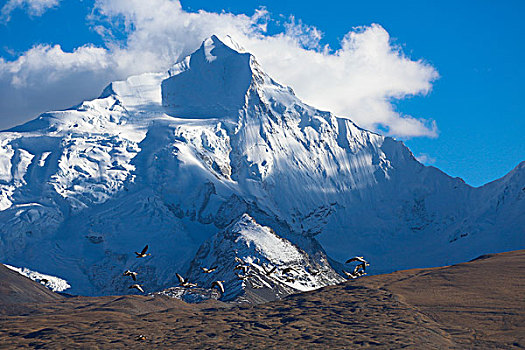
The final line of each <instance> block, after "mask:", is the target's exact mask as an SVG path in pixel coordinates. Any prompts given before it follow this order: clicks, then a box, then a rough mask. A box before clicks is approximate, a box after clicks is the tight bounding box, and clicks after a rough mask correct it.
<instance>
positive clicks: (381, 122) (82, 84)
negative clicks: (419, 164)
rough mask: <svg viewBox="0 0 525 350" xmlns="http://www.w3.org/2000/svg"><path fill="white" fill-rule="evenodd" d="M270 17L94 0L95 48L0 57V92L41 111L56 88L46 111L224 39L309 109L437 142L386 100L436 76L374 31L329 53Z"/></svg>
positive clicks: (430, 127)
mask: <svg viewBox="0 0 525 350" xmlns="http://www.w3.org/2000/svg"><path fill="white" fill-rule="evenodd" d="M271 20H272V19H271V17H270V15H269V14H268V13H267V12H266V11H265V10H264V9H259V10H257V11H255V13H254V14H253V15H251V16H247V15H233V14H230V13H210V12H205V11H199V12H195V13H190V12H186V11H185V10H183V9H182V7H181V5H180V3H179V2H178V1H171V0H149V1H142V0H96V1H95V8H94V11H93V15H92V16H91V18H90V21H91V23H92V26H93V28H94V29H95V30H96V32H97V33H99V34H100V35H101V36H102V37H103V39H104V42H105V47H103V48H96V47H93V46H89V45H86V46H82V47H80V48H78V49H76V50H75V51H74V52H70V53H66V52H63V51H62V50H61V49H60V47H58V46H54V47H50V46H37V47H34V48H32V49H31V50H29V51H27V52H26V53H24V54H23V55H22V56H20V57H19V58H18V59H17V60H15V61H12V62H6V61H3V60H0V89H1V91H5V89H7V88H10V89H11V90H12V91H11V92H10V93H11V95H16V96H17V97H18V99H21V100H24V97H23V95H24V94H28V91H29V92H30V93H29V95H31V96H32V97H33V99H32V100H31V106H35V105H38V104H39V103H41V107H42V108H43V107H45V109H49V108H52V107H53V106H48V105H47V104H49V103H50V100H49V99H48V98H47V97H48V95H51V94H55V95H54V96H56V93H57V92H56V91H54V90H53V89H55V88H56V89H58V90H59V92H60V94H63V95H61V96H60V97H61V101H62V102H61V103H57V105H56V106H54V107H55V108H57V107H65V106H64V104H66V105H67V104H73V103H77V102H79V100H81V99H83V98H87V97H93V96H94V95H96V93H98V92H100V90H101V89H102V87H103V86H104V85H105V84H106V83H107V82H108V81H110V80H114V79H123V78H125V77H127V76H128V75H131V74H138V73H142V72H147V71H161V70H165V69H167V68H168V67H169V66H171V65H172V64H173V63H174V62H175V61H176V60H178V59H180V58H181V57H183V56H185V55H187V54H189V53H191V52H192V51H194V50H195V49H196V48H197V47H198V46H199V45H200V43H201V42H202V40H203V39H204V38H206V37H208V36H210V35H212V34H216V35H218V36H219V37H224V36H226V35H231V36H232V37H233V38H234V39H235V40H236V41H237V42H239V44H241V45H242V46H243V47H245V48H246V49H247V51H249V52H251V53H253V54H254V55H255V57H256V58H257V60H258V61H259V62H260V63H261V65H262V66H263V68H264V69H265V70H266V71H267V72H268V73H269V74H270V75H271V76H272V77H273V78H275V79H276V80H277V81H279V82H281V83H282V84H285V85H290V86H292V87H293V89H294V91H295V92H296V94H297V95H298V96H299V97H300V98H302V99H303V100H304V101H305V102H307V103H310V104H312V105H313V106H315V107H318V108H321V109H325V110H330V111H332V112H334V113H336V114H337V115H340V116H345V117H349V118H351V119H352V120H354V121H355V122H356V123H358V124H359V125H361V126H363V127H366V128H368V129H372V130H376V131H377V130H382V131H383V132H384V133H387V134H390V135H395V136H401V137H413V136H429V137H435V136H437V127H436V124H435V122H434V121H432V120H425V119H420V118H415V117H412V116H407V115H403V114H400V113H398V112H396V111H395V110H394V107H393V105H392V103H391V101H392V100H393V99H402V98H406V97H409V96H414V95H419V94H427V93H428V92H429V91H430V90H431V88H432V82H433V81H434V80H435V79H437V77H438V74H437V72H436V70H435V69H434V68H433V67H431V66H430V65H428V64H426V63H424V62H423V61H420V60H419V61H415V60H412V59H410V58H409V57H406V56H405V55H404V54H403V53H402V51H401V49H400V48H399V47H397V46H395V45H393V44H392V42H391V40H390V37H389V34H388V33H387V32H386V30H384V29H383V28H382V27H381V26H380V25H376V24H373V25H371V26H368V27H359V28H353V29H352V30H351V31H350V32H349V33H348V34H347V35H346V36H345V37H344V38H343V40H342V42H341V48H340V49H339V50H335V51H334V50H332V49H330V48H329V47H328V46H322V45H321V39H322V33H321V31H319V30H318V29H317V28H315V27H312V26H308V25H306V24H303V23H302V22H301V21H300V20H296V19H295V18H294V17H291V18H290V19H289V21H288V22H287V23H286V24H284V25H283V26H282V27H281V29H282V31H281V32H280V33H278V34H275V35H268V34H267V33H266V26H267V24H268V23H269V21H271ZM116 38H123V39H116ZM81 94H84V95H81ZM19 95H20V96H19ZM12 97H15V96H12ZM56 99H57V100H58V99H59V98H56ZM13 101H18V100H17V98H9V99H7V98H4V97H3V96H1V97H0V113H3V109H4V107H6V106H5V105H6V104H12V103H13ZM44 102H45V103H44ZM53 102H58V101H53ZM15 103H18V102H15ZM46 103H47V104H46ZM28 105H29V104H28ZM17 108H18V107H13V106H12V105H11V106H8V107H7V109H8V110H10V111H11V113H16V112H17V110H19V111H22V112H23V111H26V110H27V107H26V106H23V105H20V106H19V108H18V109H17ZM24 108H26V110H25V109H24ZM22 114H23V113H22ZM4 116H5V114H4V115H1V117H4Z"/></svg>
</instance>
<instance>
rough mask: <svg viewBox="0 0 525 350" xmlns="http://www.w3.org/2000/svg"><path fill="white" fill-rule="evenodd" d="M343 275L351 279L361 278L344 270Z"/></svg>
mask: <svg viewBox="0 0 525 350" xmlns="http://www.w3.org/2000/svg"><path fill="white" fill-rule="evenodd" d="M343 273H344V274H345V275H346V277H348V278H351V279H356V278H357V277H359V276H357V275H355V274H353V273H352V272H347V271H345V270H343Z"/></svg>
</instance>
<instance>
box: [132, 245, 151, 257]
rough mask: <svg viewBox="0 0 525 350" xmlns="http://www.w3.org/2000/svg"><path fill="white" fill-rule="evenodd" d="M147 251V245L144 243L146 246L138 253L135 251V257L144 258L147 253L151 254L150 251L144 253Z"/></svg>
mask: <svg viewBox="0 0 525 350" xmlns="http://www.w3.org/2000/svg"><path fill="white" fill-rule="evenodd" d="M147 251H148V245H147V244H146V246H145V247H144V249H142V251H141V252H140V253H137V252H135V254H137V258H145V257H147V256H148V255H151V254H150V253H148V254H146V252H147Z"/></svg>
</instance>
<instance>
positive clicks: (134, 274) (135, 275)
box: [122, 270, 138, 281]
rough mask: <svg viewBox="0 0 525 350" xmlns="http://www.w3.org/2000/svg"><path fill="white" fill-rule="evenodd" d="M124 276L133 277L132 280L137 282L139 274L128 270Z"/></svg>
mask: <svg viewBox="0 0 525 350" xmlns="http://www.w3.org/2000/svg"><path fill="white" fill-rule="evenodd" d="M122 275H123V276H131V278H133V281H136V280H137V275H138V273H136V272H134V271H130V270H126V271H124V273H123V274H122Z"/></svg>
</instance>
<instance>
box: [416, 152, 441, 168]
mask: <svg viewBox="0 0 525 350" xmlns="http://www.w3.org/2000/svg"><path fill="white" fill-rule="evenodd" d="M416 159H417V160H418V161H419V162H420V163H423V164H425V165H432V164H434V163H435V162H436V158H434V157H432V156H429V155H428V154H426V153H421V154H419V155H417V156H416Z"/></svg>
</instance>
